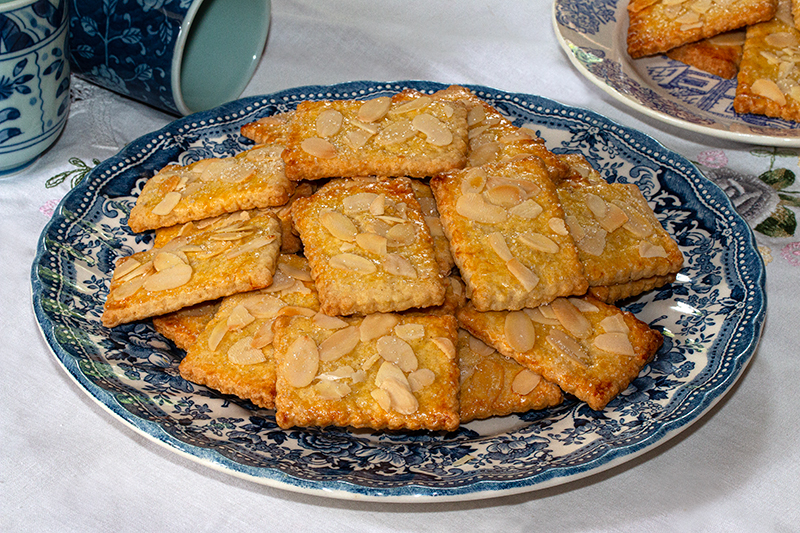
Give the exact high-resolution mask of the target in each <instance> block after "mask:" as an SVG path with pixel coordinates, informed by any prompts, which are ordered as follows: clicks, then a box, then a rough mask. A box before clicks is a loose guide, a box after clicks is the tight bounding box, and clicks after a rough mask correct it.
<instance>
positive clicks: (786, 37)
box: [764, 31, 798, 49]
mask: <svg viewBox="0 0 800 533" xmlns="http://www.w3.org/2000/svg"><path fill="white" fill-rule="evenodd" d="M764 42H765V43H767V44H768V45H769V46H771V47H773V48H780V49H784V48H790V47H792V46H797V45H798V41H797V36H796V35H794V34H792V33H790V32H788V31H782V32H776V33H770V34H769V35H767V36H766V37H764Z"/></svg>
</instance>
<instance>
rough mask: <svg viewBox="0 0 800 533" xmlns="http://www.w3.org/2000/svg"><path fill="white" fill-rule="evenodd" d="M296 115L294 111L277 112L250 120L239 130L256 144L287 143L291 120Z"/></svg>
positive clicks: (282, 144)
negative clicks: (253, 120)
mask: <svg viewBox="0 0 800 533" xmlns="http://www.w3.org/2000/svg"><path fill="white" fill-rule="evenodd" d="M293 115H294V112H293V111H287V112H285V113H276V114H274V115H270V116H268V117H263V118H260V119H258V120H256V121H255V122H248V123H247V124H245V125H244V126H242V127H241V129H240V130H239V131H240V133H241V134H242V137H247V138H248V139H250V140H251V141H255V143H256V144H278V145H280V146H285V145H286V139H287V137H288V135H289V122H290V121H291V120H292V116H293Z"/></svg>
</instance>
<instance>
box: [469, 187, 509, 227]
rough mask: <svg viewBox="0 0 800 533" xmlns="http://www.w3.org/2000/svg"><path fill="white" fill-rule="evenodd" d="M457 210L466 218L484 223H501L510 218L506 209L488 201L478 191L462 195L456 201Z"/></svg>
mask: <svg viewBox="0 0 800 533" xmlns="http://www.w3.org/2000/svg"><path fill="white" fill-rule="evenodd" d="M456 212H457V213H458V214H459V215H461V216H463V217H465V218H468V219H470V220H474V221H475V222H481V223H484V224H499V223H501V222H505V220H506V219H507V218H508V212H507V211H506V210H505V209H503V208H502V207H500V206H497V205H493V204H490V203H487V202H486V201H485V200H484V199H483V196H481V195H480V194H476V193H468V194H464V195H462V196H460V197H459V198H458V200H457V201H456Z"/></svg>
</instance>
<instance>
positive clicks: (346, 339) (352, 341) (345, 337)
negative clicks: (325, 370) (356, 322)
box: [319, 326, 359, 361]
mask: <svg viewBox="0 0 800 533" xmlns="http://www.w3.org/2000/svg"><path fill="white" fill-rule="evenodd" d="M358 341H359V331H358V328H357V327H355V326H347V327H346V328H343V329H340V330H338V331H336V332H335V333H334V334H332V335H331V336H330V337H328V338H327V339H325V340H324V341H322V343H321V344H320V345H319V360H320V361H336V360H337V359H339V358H340V357H342V356H343V355H345V354H348V353H350V352H351V351H353V348H355V347H356V345H357V344H358Z"/></svg>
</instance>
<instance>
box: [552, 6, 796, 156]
mask: <svg viewBox="0 0 800 533" xmlns="http://www.w3.org/2000/svg"><path fill="white" fill-rule="evenodd" d="M627 6H628V0H556V1H555V2H554V3H553V26H554V28H555V32H556V36H557V37H558V40H559V42H560V43H561V46H562V48H563V49H564V50H565V51H566V53H567V56H568V57H569V59H570V60H571V61H572V64H573V65H574V66H575V67H576V68H577V69H578V71H579V72H580V73H581V74H583V75H584V76H585V77H586V78H587V79H588V80H589V81H591V82H593V83H594V84H595V85H597V86H598V87H600V88H601V89H602V90H603V91H605V92H606V93H608V94H609V95H610V96H612V97H614V98H615V99H617V100H618V101H620V102H622V103H623V104H625V105H627V106H629V107H631V108H633V109H635V110H637V111H639V112H642V113H644V114H646V115H648V116H650V117H653V118H655V119H657V120H659V121H662V122H665V123H668V124H671V125H673V126H677V127H679V128H683V129H687V130H691V131H695V132H698V133H704V134H706V135H711V136H713V137H718V138H722V139H729V140H733V141H739V142H746V143H752V144H758V145H766V146H787V147H788V146H794V147H797V146H800V123H797V122H790V121H786V120H781V119H777V118H770V117H766V116H763V115H753V114H737V113H735V112H734V111H733V98H734V96H736V79H732V80H726V79H723V78H720V77H718V76H714V75H713V74H708V73H706V72H703V71H701V70H698V69H696V68H694V67H690V66H688V65H686V64H684V63H681V62H679V61H675V60H673V59H670V58H668V57H667V56H665V55H656V56H651V57H646V58H641V59H635V60H634V59H631V58H630V56H629V55H628V52H627V46H628V45H627V32H628V12H627Z"/></svg>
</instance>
